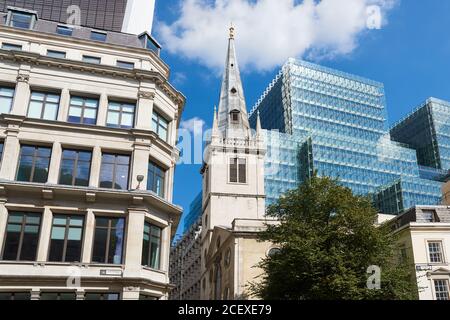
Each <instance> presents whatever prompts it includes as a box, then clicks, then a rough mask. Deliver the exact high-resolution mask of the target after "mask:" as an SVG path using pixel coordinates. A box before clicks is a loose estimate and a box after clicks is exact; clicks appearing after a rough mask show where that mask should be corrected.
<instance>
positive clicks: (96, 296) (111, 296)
mask: <svg viewBox="0 0 450 320" xmlns="http://www.w3.org/2000/svg"><path fill="white" fill-rule="evenodd" d="M119 298H120V294H119V293H108V292H106V293H99V292H87V293H86V294H85V295H84V300H119Z"/></svg>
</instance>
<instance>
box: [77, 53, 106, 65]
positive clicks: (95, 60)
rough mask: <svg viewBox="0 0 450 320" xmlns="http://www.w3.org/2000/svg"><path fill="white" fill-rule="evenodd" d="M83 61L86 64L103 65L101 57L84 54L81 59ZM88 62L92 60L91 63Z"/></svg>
mask: <svg viewBox="0 0 450 320" xmlns="http://www.w3.org/2000/svg"><path fill="white" fill-rule="evenodd" d="M81 60H82V61H83V62H85V63H91V64H101V63H102V58H101V57H96V56H91V55H88V54H83V57H82V58H81ZM88 60H91V61H88Z"/></svg>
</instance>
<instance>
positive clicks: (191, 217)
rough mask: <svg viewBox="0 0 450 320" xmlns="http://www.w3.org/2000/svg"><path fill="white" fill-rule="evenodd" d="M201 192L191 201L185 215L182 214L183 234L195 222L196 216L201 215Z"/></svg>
mask: <svg viewBox="0 0 450 320" xmlns="http://www.w3.org/2000/svg"><path fill="white" fill-rule="evenodd" d="M202 203H203V198H202V192H200V193H199V194H198V195H197V196H196V197H195V198H194V200H193V201H192V202H191V205H190V206H189V212H188V213H187V214H186V215H183V218H184V221H183V231H182V234H185V233H186V232H187V231H188V230H190V229H191V227H192V226H193V225H194V224H196V223H197V221H198V218H199V217H201V215H202Z"/></svg>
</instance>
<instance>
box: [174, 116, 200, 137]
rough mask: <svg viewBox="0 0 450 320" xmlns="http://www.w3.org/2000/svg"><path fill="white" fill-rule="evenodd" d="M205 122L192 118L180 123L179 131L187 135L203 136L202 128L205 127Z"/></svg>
mask: <svg viewBox="0 0 450 320" xmlns="http://www.w3.org/2000/svg"><path fill="white" fill-rule="evenodd" d="M205 124H206V123H205V121H204V120H203V119H200V118H199V117H194V118H191V119H188V120H183V121H181V123H180V129H183V130H186V131H188V132H189V133H191V134H193V135H194V136H195V135H202V134H203V127H204V126H205Z"/></svg>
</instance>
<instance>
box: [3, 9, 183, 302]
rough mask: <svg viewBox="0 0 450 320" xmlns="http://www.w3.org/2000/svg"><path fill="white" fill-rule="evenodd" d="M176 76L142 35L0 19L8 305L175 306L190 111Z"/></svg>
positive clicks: (26, 16)
mask: <svg viewBox="0 0 450 320" xmlns="http://www.w3.org/2000/svg"><path fill="white" fill-rule="evenodd" d="M17 12H19V13H20V16H13V14H15V13H17ZM17 19H19V20H17ZM148 42H151V43H152V46H148ZM168 78H169V67H168V66H167V65H166V64H165V63H164V62H163V61H162V60H161V58H160V57H159V47H158V46H157V43H156V41H154V40H153V39H152V38H151V36H150V35H149V34H147V33H144V34H142V35H141V36H137V35H132V34H125V33H120V32H114V31H105V32H104V33H102V36H100V35H99V34H97V33H96V30H93V29H91V28H88V27H81V28H74V29H71V28H69V27H65V26H61V25H60V24H59V23H57V22H53V21H47V20H43V19H40V18H39V16H38V15H37V14H36V13H33V12H30V11H29V10H23V11H20V10H19V9H17V8H14V9H13V10H12V9H9V10H6V11H5V12H2V13H1V12H0V113H1V115H0V151H1V167H0V297H1V298H6V299H21V298H25V299H33V300H37V299H166V298H167V297H168V293H169V291H170V289H171V287H172V286H171V285H170V282H169V273H168V271H169V251H170V241H171V237H172V234H173V233H174V232H175V229H176V226H177V223H178V219H179V216H180V214H181V211H182V210H181V208H180V207H179V206H176V205H174V204H173V203H172V193H173V177H174V170H175V164H176V161H177V158H178V156H179V151H178V149H177V148H176V146H175V144H176V138H177V130H178V125H179V119H180V118H181V113H182V111H183V107H184V103H185V98H184V96H183V95H182V94H181V93H180V92H178V91H177V90H176V89H175V88H174V87H173V86H171V85H170V83H169V82H168Z"/></svg>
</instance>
